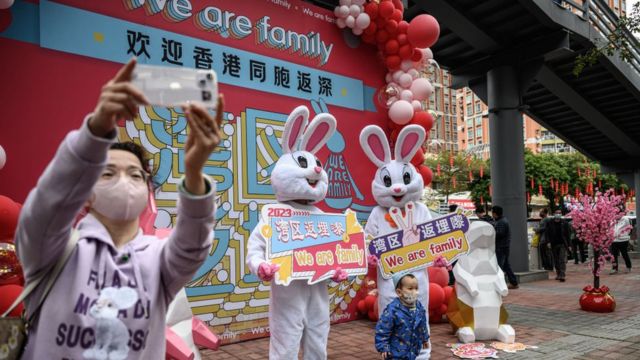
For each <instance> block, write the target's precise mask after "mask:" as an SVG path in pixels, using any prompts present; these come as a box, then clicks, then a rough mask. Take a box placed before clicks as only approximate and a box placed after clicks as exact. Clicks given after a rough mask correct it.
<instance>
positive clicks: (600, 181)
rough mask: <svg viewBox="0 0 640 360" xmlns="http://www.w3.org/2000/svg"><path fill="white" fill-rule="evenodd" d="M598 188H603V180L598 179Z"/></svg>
mask: <svg viewBox="0 0 640 360" xmlns="http://www.w3.org/2000/svg"><path fill="white" fill-rule="evenodd" d="M598 189H600V190H602V180H598Z"/></svg>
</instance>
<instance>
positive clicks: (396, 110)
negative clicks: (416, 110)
mask: <svg viewBox="0 0 640 360" xmlns="http://www.w3.org/2000/svg"><path fill="white" fill-rule="evenodd" d="M412 117H413V106H412V105H411V103H410V102H408V101H405V100H398V101H396V102H394V103H393V105H391V107H390V108H389V118H390V119H391V120H392V121H393V122H394V123H396V124H398V125H404V124H406V123H408V122H409V121H411V118H412Z"/></svg>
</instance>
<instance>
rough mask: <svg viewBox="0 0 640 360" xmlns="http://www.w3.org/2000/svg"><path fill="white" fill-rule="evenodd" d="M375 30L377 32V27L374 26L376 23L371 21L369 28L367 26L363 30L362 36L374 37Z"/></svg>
mask: <svg viewBox="0 0 640 360" xmlns="http://www.w3.org/2000/svg"><path fill="white" fill-rule="evenodd" d="M377 30H378V25H376V23H375V22H373V21H372V22H370V23H369V26H367V28H366V29H364V31H363V34H369V35H375V34H376V31H377Z"/></svg>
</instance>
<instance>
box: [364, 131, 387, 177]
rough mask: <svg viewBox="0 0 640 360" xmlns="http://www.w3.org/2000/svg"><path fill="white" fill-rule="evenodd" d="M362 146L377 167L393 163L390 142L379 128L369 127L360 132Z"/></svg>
mask: <svg viewBox="0 0 640 360" xmlns="http://www.w3.org/2000/svg"><path fill="white" fill-rule="evenodd" d="M360 146H361V147H362V150H364V153H365V154H367V157H369V160H371V162H372V163H374V164H375V165H376V166H377V167H382V166H383V165H384V164H386V163H388V162H390V161H391V150H390V149H389V141H388V140H387V136H386V135H385V134H384V131H382V129H381V128H380V127H379V126H376V125H369V126H367V127H365V128H364V129H362V132H360Z"/></svg>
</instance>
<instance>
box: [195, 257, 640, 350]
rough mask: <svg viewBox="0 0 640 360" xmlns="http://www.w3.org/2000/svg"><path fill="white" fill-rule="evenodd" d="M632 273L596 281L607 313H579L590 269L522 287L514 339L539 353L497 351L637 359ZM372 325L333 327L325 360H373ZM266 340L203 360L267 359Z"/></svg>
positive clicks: (511, 303) (638, 285)
mask: <svg viewBox="0 0 640 360" xmlns="http://www.w3.org/2000/svg"><path fill="white" fill-rule="evenodd" d="M634 266H635V268H634V271H632V272H631V273H630V274H616V275H608V271H606V272H603V275H602V276H601V278H600V282H601V284H603V285H607V286H608V287H609V288H610V289H612V293H613V295H614V296H615V298H616V302H617V309H616V311H615V312H613V313H611V314H595V313H587V312H584V311H582V310H580V306H579V304H578V298H579V296H580V294H581V293H582V288H583V287H584V286H585V285H587V284H589V283H591V275H590V270H589V268H588V266H586V265H574V264H573V263H569V264H568V265H567V281H566V282H565V283H560V282H558V281H555V280H553V278H554V277H555V275H554V274H552V273H550V276H549V280H544V281H537V282H533V283H527V284H522V285H521V286H520V289H518V290H512V291H511V292H510V294H509V296H508V297H507V298H506V299H505V303H506V304H507V305H506V306H507V308H508V310H509V314H510V321H509V322H510V324H511V325H512V326H513V327H514V328H515V330H516V340H517V341H519V342H523V343H525V344H528V345H536V346H538V349H530V350H526V351H524V352H520V353H517V354H507V353H504V352H500V353H499V356H500V358H503V359H514V360H515V359H553V360H562V359H578V360H595V359H598V360H599V359H621V360H631V359H635V360H637V359H640V307H638V306H637V305H638V302H639V300H640V260H634ZM374 326H375V324H374V323H373V322H370V321H366V320H359V321H353V322H350V323H346V324H340V325H336V326H333V327H332V328H331V333H330V335H329V359H332V360H342V359H344V360H346V359H354V360H358V359H363V360H364V359H377V358H378V355H377V353H376V352H375V349H374V346H373V333H374ZM431 337H432V342H433V344H432V347H433V352H432V357H431V358H432V359H434V360H439V359H454V358H455V357H453V356H452V355H451V352H450V350H449V349H448V348H447V347H446V344H447V343H451V342H456V340H457V339H456V338H455V337H454V336H453V334H452V333H451V328H450V326H449V324H446V323H442V324H432V325H431ZM268 350H269V340H268V338H265V339H259V340H253V341H248V342H244V343H238V344H231V345H226V346H223V347H222V348H221V349H220V350H219V351H217V352H210V351H207V352H203V359H206V360H214V359H223V360H224V359H242V360H251V359H267V358H268V352H269V351H268Z"/></svg>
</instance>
